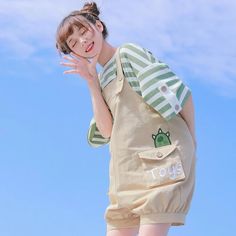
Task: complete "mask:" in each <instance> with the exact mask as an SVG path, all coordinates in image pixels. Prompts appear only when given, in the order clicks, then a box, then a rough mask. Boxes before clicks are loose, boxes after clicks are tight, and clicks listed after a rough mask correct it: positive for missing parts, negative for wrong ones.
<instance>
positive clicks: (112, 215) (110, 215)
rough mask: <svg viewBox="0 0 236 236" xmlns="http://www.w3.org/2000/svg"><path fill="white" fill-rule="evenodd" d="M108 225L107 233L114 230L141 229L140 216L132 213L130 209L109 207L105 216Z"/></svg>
mask: <svg viewBox="0 0 236 236" xmlns="http://www.w3.org/2000/svg"><path fill="white" fill-rule="evenodd" d="M104 218H105V220H106V223H107V232H108V231H109V230H112V229H122V228H134V227H139V223H140V216H139V215H137V214H134V213H132V212H131V211H130V210H129V209H128V208H117V209H116V208H115V207H114V205H110V206H108V207H107V209H106V212H105V214H104Z"/></svg>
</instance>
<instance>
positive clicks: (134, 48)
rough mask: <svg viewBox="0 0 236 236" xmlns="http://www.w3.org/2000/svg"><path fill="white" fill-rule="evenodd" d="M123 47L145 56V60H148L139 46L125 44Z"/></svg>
mask: <svg viewBox="0 0 236 236" xmlns="http://www.w3.org/2000/svg"><path fill="white" fill-rule="evenodd" d="M124 48H128V49H130V50H131V51H133V52H134V53H136V54H138V55H140V56H141V57H143V58H146V59H147V60H149V58H148V56H147V54H146V53H145V52H144V49H143V48H141V47H136V46H134V45H132V44H127V45H125V46H124Z"/></svg>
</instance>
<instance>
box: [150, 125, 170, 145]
mask: <svg viewBox="0 0 236 236" xmlns="http://www.w3.org/2000/svg"><path fill="white" fill-rule="evenodd" d="M152 139H153V140H154V145H155V147H156V148H157V147H161V146H166V145H170V144H171V141H170V132H169V131H167V132H166V133H164V132H163V131H162V129H161V128H159V129H158V133H157V134H152Z"/></svg>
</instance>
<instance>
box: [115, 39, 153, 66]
mask: <svg viewBox="0 0 236 236" xmlns="http://www.w3.org/2000/svg"><path fill="white" fill-rule="evenodd" d="M120 55H121V57H122V56H123V57H126V58H129V59H131V60H132V59H139V60H143V61H146V60H148V61H149V62H155V61H156V59H155V57H154V56H153V54H152V52H151V51H150V50H148V49H147V48H145V47H143V46H142V45H139V44H136V43H124V44H122V45H121V46H120Z"/></svg>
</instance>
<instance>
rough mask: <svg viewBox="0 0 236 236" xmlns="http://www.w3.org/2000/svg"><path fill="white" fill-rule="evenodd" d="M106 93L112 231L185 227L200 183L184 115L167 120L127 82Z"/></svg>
mask: <svg viewBox="0 0 236 236" xmlns="http://www.w3.org/2000/svg"><path fill="white" fill-rule="evenodd" d="M115 57H116V63H117V78H116V79H114V80H112V81H111V82H110V83H109V84H108V85H107V86H106V87H105V88H104V89H103V90H102V94H103V96H104V99H105V101H106V103H107V105H108V107H109V109H110V110H111V114H112V116H113V128H112V133H111V137H110V146H109V150H110V155H111V158H110V165H109V179H110V186H109V191H108V196H109V200H110V205H109V206H108V207H107V209H106V212H105V214H104V218H105V220H106V222H107V231H109V230H111V229H119V228H128V227H135V226H139V225H140V224H151V223H171V224H172V225H175V226H178V225H183V224H184V223H185V216H186V214H187V212H188V210H189V207H190V203H191V199H192V196H193V192H194V184H195V161H196V158H195V148H194V143H193V139H192V136H191V134H190V132H189V129H188V127H187V125H186V123H185V121H184V120H183V119H182V118H181V116H180V115H177V116H175V117H174V118H172V119H171V120H169V121H166V120H165V119H164V118H163V117H161V116H160V115H159V113H158V112H157V111H155V110H154V109H153V108H152V107H151V106H149V105H148V104H147V103H145V101H144V100H143V98H142V97H141V96H140V95H139V94H137V92H135V91H134V90H133V89H132V88H131V87H130V85H129V83H128V81H127V80H126V79H125V78H124V74H123V71H122V67H121V62H120V57H119V48H118V49H117V51H116V55H115Z"/></svg>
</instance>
